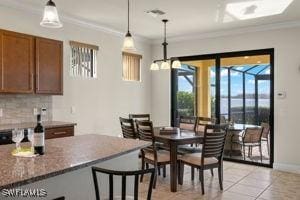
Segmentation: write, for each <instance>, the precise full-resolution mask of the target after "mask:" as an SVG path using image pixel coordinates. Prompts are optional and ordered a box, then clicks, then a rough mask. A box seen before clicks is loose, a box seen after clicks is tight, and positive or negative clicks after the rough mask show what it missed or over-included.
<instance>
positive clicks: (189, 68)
mask: <svg viewBox="0 0 300 200" xmlns="http://www.w3.org/2000/svg"><path fill="white" fill-rule="evenodd" d="M179 60H180V61H181V62H182V68H181V69H178V70H172V72H171V77H172V78H171V88H172V90H171V93H172V94H171V96H172V98H171V116H172V121H171V123H172V125H174V126H176V125H178V119H179V117H180V116H198V117H209V118H211V119H214V121H217V122H219V123H229V124H234V125H236V126H237V127H244V128H241V130H232V131H231V132H230V133H228V134H227V135H230V138H229V137H228V138H226V145H225V154H224V159H227V160H231V161H236V162H242V163H250V164H255V165H262V166H268V167H272V165H273V140H274V135H273V118H274V117H273V111H274V105H273V102H274V49H262V50H252V51H242V52H230V53H219V54H209V55H199V56H186V57H179ZM240 125H241V126H240ZM266 125H268V126H269V127H270V128H269V130H270V131H269V132H268V134H267V133H265V134H263V138H262V139H261V145H260V146H253V148H251V149H250V148H248V147H245V146H243V145H241V144H238V141H234V140H239V138H240V137H242V136H243V134H245V132H246V129H247V128H248V127H262V126H266ZM249 129H250V128H249ZM265 130H266V129H265ZM260 148H261V151H262V153H261V154H260ZM243 151H244V152H243ZM245 154H247V155H245Z"/></svg>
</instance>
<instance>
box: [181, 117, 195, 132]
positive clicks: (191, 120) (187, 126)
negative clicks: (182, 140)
mask: <svg viewBox="0 0 300 200" xmlns="http://www.w3.org/2000/svg"><path fill="white" fill-rule="evenodd" d="M178 123H179V128H180V130H183V131H185V130H187V131H195V130H196V123H197V117H195V116H179V122H178Z"/></svg>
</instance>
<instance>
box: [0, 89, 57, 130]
mask: <svg viewBox="0 0 300 200" xmlns="http://www.w3.org/2000/svg"><path fill="white" fill-rule="evenodd" d="M34 108H37V109H38V111H39V112H40V109H41V108H46V109H47V113H46V115H43V116H42V120H43V121H50V120H52V97H51V96H46V95H28V94H26V95H25V94H24V95H0V109H2V114H3V116H2V117H0V124H7V123H20V122H35V121H36V116H34V114H33V109H34Z"/></svg>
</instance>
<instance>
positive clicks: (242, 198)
mask: <svg viewBox="0 0 300 200" xmlns="http://www.w3.org/2000/svg"><path fill="white" fill-rule="evenodd" d="M254 199H255V197H251V196H247V195H242V194H238V193H234V192H229V191H227V192H224V193H223V194H221V195H219V196H217V197H216V198H215V199H214V200H254Z"/></svg>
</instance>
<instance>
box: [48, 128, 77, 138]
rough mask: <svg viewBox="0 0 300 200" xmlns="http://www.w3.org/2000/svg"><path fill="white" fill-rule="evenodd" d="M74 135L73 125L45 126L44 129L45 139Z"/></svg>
mask: <svg viewBox="0 0 300 200" xmlns="http://www.w3.org/2000/svg"><path fill="white" fill-rule="evenodd" d="M69 136H74V126H69V127H59V128H47V129H46V130H45V137H46V139H52V138H60V137H69Z"/></svg>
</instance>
